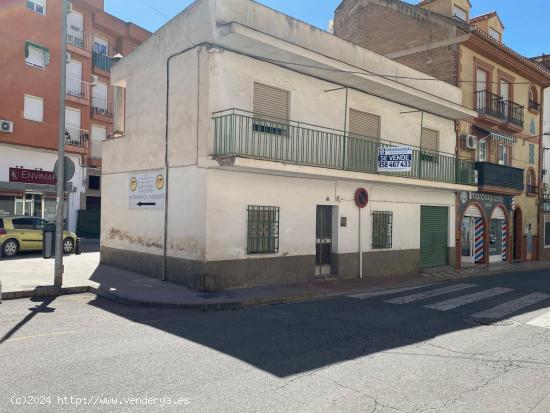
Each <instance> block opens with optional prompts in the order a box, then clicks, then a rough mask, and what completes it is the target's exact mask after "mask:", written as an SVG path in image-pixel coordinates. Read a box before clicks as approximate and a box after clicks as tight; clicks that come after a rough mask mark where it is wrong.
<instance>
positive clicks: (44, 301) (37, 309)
mask: <svg viewBox="0 0 550 413" xmlns="http://www.w3.org/2000/svg"><path fill="white" fill-rule="evenodd" d="M54 300H55V297H33V298H31V301H32V302H38V303H40V304H39V305H36V306H34V307H31V308H29V314H27V315H26V316H25V317H24V318H23V319H22V320H21V321H19V322H18V323H17V324H16V325H15V326H13V327H12V328H11V329H10V330H9V331H8V332H7V333H6V334H4V336H3V337H1V338H0V345H1V344H3V343H4V342H5V341H7V340H8V339H9V338H10V337H11V336H13V335H14V334H15V333H16V332H17V331H18V330H20V329H21V328H22V327H23V326H24V325H25V324H27V323H28V322H29V321H31V320H32V319H33V318H34V317H35V316H36V315H37V314H39V313H53V312H54V311H55V308H52V307H50V304H51V303H52V302H53V301H54Z"/></svg>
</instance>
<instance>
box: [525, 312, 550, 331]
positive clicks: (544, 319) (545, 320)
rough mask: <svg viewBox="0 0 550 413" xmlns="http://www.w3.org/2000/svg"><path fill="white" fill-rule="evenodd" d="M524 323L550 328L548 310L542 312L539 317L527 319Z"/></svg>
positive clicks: (549, 313)
mask: <svg viewBox="0 0 550 413" xmlns="http://www.w3.org/2000/svg"><path fill="white" fill-rule="evenodd" d="M526 324H528V325H530V326H535V327H544V328H550V311H548V312H547V313H544V314H543V315H541V316H540V317H537V318H534V319H533V320H531V321H528V322H527V323H526Z"/></svg>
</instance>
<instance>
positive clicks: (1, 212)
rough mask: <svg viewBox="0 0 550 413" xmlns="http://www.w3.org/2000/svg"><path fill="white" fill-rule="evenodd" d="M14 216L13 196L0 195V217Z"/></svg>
mask: <svg viewBox="0 0 550 413" xmlns="http://www.w3.org/2000/svg"><path fill="white" fill-rule="evenodd" d="M6 215H15V196H13V195H0V216H6Z"/></svg>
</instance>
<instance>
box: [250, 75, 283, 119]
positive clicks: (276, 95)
mask: <svg viewBox="0 0 550 413" xmlns="http://www.w3.org/2000/svg"><path fill="white" fill-rule="evenodd" d="M253 107H254V109H253V111H254V114H255V115H260V116H261V117H267V118H274V119H275V120H288V119H289V118H290V92H289V91H288V90H283V89H279V88H276V87H272V86H267V85H264V84H262V83H257V82H254V97H253Z"/></svg>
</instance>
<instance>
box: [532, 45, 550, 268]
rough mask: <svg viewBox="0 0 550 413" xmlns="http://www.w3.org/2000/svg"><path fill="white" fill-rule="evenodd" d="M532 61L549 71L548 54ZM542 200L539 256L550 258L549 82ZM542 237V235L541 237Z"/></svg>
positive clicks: (545, 96) (544, 96)
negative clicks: (541, 229)
mask: <svg viewBox="0 0 550 413" xmlns="http://www.w3.org/2000/svg"><path fill="white" fill-rule="evenodd" d="M532 60H533V61H535V62H537V63H539V64H541V65H543V66H544V67H546V68H547V69H548V70H549V71H550V55H548V54H544V55H542V56H538V57H534V58H533V59H532ZM542 106H543V107H542V112H543V120H542V125H543V126H542V149H541V150H542V165H541V167H542V171H541V172H542V182H543V186H542V197H543V198H542V202H541V205H540V207H541V210H542V213H541V225H544V243H541V244H543V245H542V249H541V254H542V255H541V258H542V259H547V260H548V259H550V84H548V85H547V86H546V88H545V89H544V92H543V94H542ZM541 238H542V237H541Z"/></svg>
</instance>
